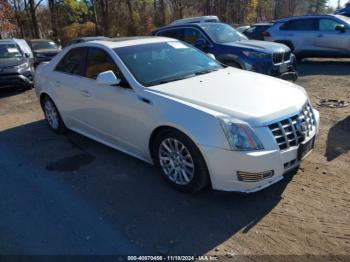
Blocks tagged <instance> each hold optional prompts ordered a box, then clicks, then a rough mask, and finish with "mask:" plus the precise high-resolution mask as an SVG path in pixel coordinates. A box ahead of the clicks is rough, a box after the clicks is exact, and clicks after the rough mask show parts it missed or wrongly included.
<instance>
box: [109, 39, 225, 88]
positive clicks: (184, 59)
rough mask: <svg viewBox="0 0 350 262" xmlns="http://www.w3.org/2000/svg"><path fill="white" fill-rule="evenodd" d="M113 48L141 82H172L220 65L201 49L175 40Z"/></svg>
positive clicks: (212, 69) (147, 83)
mask: <svg viewBox="0 0 350 262" xmlns="http://www.w3.org/2000/svg"><path fill="white" fill-rule="evenodd" d="M114 51H115V52H116V53H117V55H118V56H119V57H120V59H121V60H122V61H123V63H124V64H125V65H126V67H127V68H128V69H129V71H130V72H131V73H132V75H133V76H134V77H135V78H136V80H137V81H138V82H140V83H141V84H142V85H144V86H154V85H159V84H163V83H167V82H173V81H177V80H181V79H184V78H189V77H194V76H196V75H199V74H205V73H209V72H211V71H215V70H219V69H222V68H223V66H221V65H220V64H218V63H217V62H216V61H215V60H213V59H211V58H209V57H208V56H207V55H205V54H204V53H202V52H200V51H198V50H196V49H194V48H192V47H191V46H190V45H187V44H184V43H182V42H178V41H172V42H164V43H154V44H145V45H137V46H129V47H120V48H115V49H114Z"/></svg>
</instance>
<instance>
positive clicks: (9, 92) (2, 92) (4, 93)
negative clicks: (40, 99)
mask: <svg viewBox="0 0 350 262" xmlns="http://www.w3.org/2000/svg"><path fill="white" fill-rule="evenodd" d="M25 91H27V90H26V89H24V88H16V87H4V88H0V99H2V98H6V97H10V96H16V95H18V94H21V93H23V92H25Z"/></svg>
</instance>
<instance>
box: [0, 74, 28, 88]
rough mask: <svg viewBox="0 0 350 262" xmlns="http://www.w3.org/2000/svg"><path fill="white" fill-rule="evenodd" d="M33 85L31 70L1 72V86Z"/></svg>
mask: <svg viewBox="0 0 350 262" xmlns="http://www.w3.org/2000/svg"><path fill="white" fill-rule="evenodd" d="M31 85H33V75H32V73H31V72H25V73H22V74H19V73H8V74H0V88H2V87H4V88H5V87H28V86H31Z"/></svg>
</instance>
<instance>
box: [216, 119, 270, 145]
mask: <svg viewBox="0 0 350 262" xmlns="http://www.w3.org/2000/svg"><path fill="white" fill-rule="evenodd" d="M219 121H220V125H221V127H222V129H223V130H224V133H225V135H226V137H227V140H228V142H229V144H230V147H231V150H235V151H253V150H262V149H264V147H263V145H262V143H261V142H260V140H259V138H258V137H257V136H256V135H255V134H254V132H253V130H252V129H251V127H250V126H249V125H248V124H245V123H234V122H232V120H230V119H229V118H219Z"/></svg>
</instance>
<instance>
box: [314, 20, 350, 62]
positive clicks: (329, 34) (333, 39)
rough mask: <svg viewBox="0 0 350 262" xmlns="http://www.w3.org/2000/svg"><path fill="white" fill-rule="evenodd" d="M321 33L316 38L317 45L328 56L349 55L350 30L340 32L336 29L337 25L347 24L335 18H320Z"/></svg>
mask: <svg viewBox="0 0 350 262" xmlns="http://www.w3.org/2000/svg"><path fill="white" fill-rule="evenodd" d="M318 24H319V33H318V35H317V39H316V40H315V46H316V47H317V49H319V50H321V51H322V52H323V53H324V55H328V56H332V55H334V56H349V51H350V31H349V29H348V30H347V31H346V32H340V31H338V30H336V29H335V28H336V26H337V25H341V24H342V25H344V26H345V28H347V25H345V24H344V23H342V22H341V21H339V20H337V19H334V18H329V17H327V18H320V19H319V22H318Z"/></svg>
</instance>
